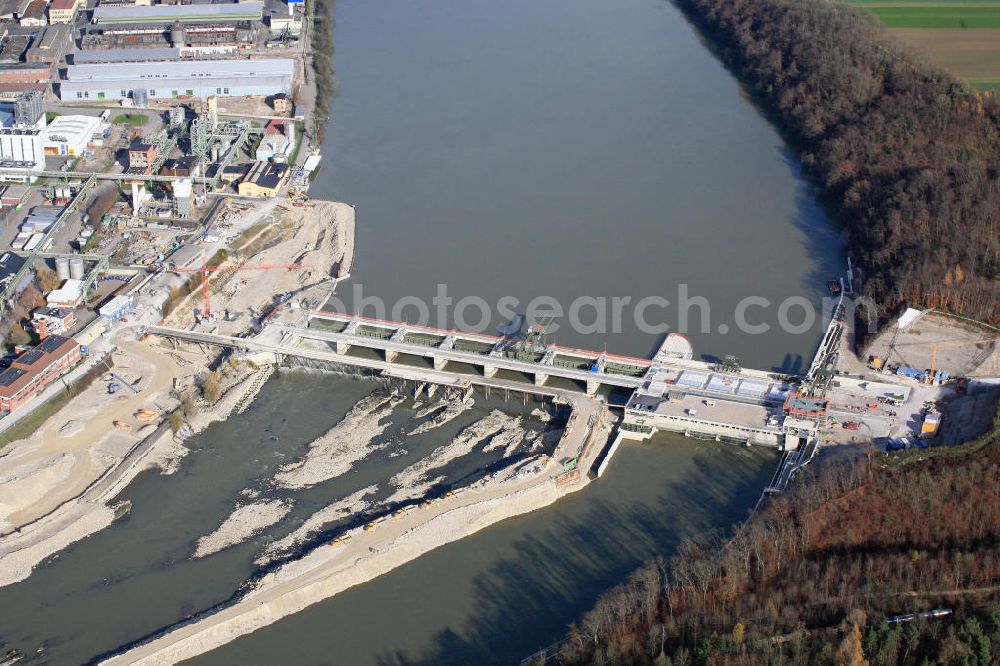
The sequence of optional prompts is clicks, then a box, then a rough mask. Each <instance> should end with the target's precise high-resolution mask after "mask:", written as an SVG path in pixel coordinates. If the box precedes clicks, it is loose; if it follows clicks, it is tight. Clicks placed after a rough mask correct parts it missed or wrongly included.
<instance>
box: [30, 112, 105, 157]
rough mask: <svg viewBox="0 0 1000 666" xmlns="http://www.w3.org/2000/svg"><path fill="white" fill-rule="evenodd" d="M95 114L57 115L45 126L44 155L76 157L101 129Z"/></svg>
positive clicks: (81, 153)
mask: <svg viewBox="0 0 1000 666" xmlns="http://www.w3.org/2000/svg"><path fill="white" fill-rule="evenodd" d="M102 125H103V122H102V121H101V119H100V118H98V117H97V116H57V117H56V118H55V119H54V120H53V121H52V122H51V123H49V125H48V126H47V127H46V128H45V132H44V134H43V137H44V138H43V143H42V145H43V147H44V149H45V154H46V155H63V156H69V157H78V156H80V155H83V152H84V151H85V150H86V149H87V147H88V146H89V145H90V144H91V142H93V140H94V135H96V134H99V133H100V132H101V130H102Z"/></svg>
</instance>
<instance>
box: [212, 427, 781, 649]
mask: <svg viewBox="0 0 1000 666" xmlns="http://www.w3.org/2000/svg"><path fill="white" fill-rule="evenodd" d="M654 441H655V440H654ZM663 442H666V445H664V443H663ZM618 456H619V458H617V459H616V460H615V465H612V467H611V469H610V470H609V472H608V474H606V475H605V477H603V478H602V479H601V480H600V481H598V482H596V483H594V484H591V485H590V486H588V488H586V489H584V490H583V491H581V492H580V493H578V494H576V495H571V496H569V497H566V498H563V499H562V500H560V501H559V502H557V503H556V504H555V505H553V506H551V507H547V508H545V509H542V510H539V511H536V512H533V513H531V514H528V515H525V516H521V517H517V518H513V519H511V520H507V521H504V522H502V523H499V524H497V525H495V526H493V527H491V528H488V529H487V530H484V531H482V532H480V533H477V534H476V535H474V536H470V537H467V538H465V539H462V540H461V541H459V542H456V543H453V544H449V545H447V546H444V547H442V548H439V549H437V550H435V551H432V552H430V553H428V554H426V555H424V556H422V557H420V558H418V559H417V560H415V561H414V562H411V563H409V564H407V565H405V566H403V567H400V568H398V569H396V570H394V571H392V572H389V573H388V574H386V575H384V576H382V577H380V578H378V579H376V580H374V581H371V582H369V583H366V584H364V585H361V586H358V587H356V588H352V589H349V590H347V591H345V592H344V593H342V594H340V595H338V596H336V597H334V598H332V599H329V600H326V601H323V602H320V603H318V604H316V605H314V606H311V607H309V608H307V609H305V610H304V611H302V612H301V613H298V614H296V615H295V616H292V617H289V618H286V619H284V620H281V621H280V622H278V623H276V624H275V625H272V627H269V628H266V629H263V630H261V631H259V632H256V633H254V634H252V635H250V636H247V637H244V638H242V639H239V640H237V641H235V642H234V643H231V644H230V645H228V646H224V647H223V648H221V649H220V650H217V651H215V652H212V653H210V654H208V655H205V656H204V657H203V658H201V659H199V660H197V661H199V662H200V663H206V664H207V663H220V662H225V663H233V662H234V661H240V662H244V663H267V662H268V661H269V660H270V659H272V658H279V657H282V656H283V657H284V658H286V659H293V660H296V661H301V662H306V663H316V658H317V655H320V654H326V655H336V658H335V659H334V661H336V662H338V663H352V664H360V663H372V664H378V665H380V666H390V665H399V666H402V665H414V666H416V665H422V664H441V663H447V664H452V663H477V664H483V663H511V662H516V661H517V660H518V659H520V658H521V657H523V656H525V655H527V654H530V653H531V652H533V651H534V650H536V649H538V648H539V647H541V646H544V645H547V644H550V643H552V642H554V641H556V640H559V639H560V638H561V637H562V635H563V634H564V633H565V630H566V627H567V626H568V624H569V623H571V622H573V621H574V620H577V619H578V618H579V617H580V616H581V615H582V614H583V613H585V612H586V611H587V610H588V609H589V608H590V607H591V606H592V605H593V603H594V602H595V600H596V599H597V597H598V596H599V594H600V593H601V592H602V591H604V590H605V589H607V588H608V587H611V586H613V585H615V584H617V583H619V582H621V581H622V580H623V579H624V578H625V576H627V574H628V573H629V572H630V571H632V570H633V569H635V568H636V567H637V566H639V565H640V564H641V563H642V562H643V561H645V560H648V559H650V558H653V557H656V556H667V557H669V555H670V554H671V553H672V552H673V551H674V549H675V548H676V546H677V544H678V543H679V541H680V540H681V539H682V538H684V537H685V536H688V535H692V534H695V533H704V532H706V531H711V530H713V529H720V528H728V527H729V526H730V525H732V524H733V523H735V522H737V521H739V520H740V519H742V518H743V517H745V515H746V511H747V510H748V508H749V507H750V506H752V504H753V502H754V500H755V499H756V496H757V494H758V493H759V489H760V488H761V487H762V486H763V485H764V484H765V483H766V480H767V478H768V476H769V474H770V473H771V471H772V467H773V460H774V457H773V453H771V452H765V451H759V450H753V451H747V450H745V449H736V448H732V447H726V446H724V445H719V444H716V443H711V444H708V443H698V444H696V443H692V442H691V441H690V440H684V439H682V438H678V437H670V438H667V439H665V440H661V441H660V443H656V444H653V445H652V446H642V445H627V446H626V447H624V448H623V449H622V451H620V452H619V454H618ZM319 627H322V628H323V630H322V631H319V630H318V628H319Z"/></svg>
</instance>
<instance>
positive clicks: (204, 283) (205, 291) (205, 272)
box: [171, 264, 312, 317]
mask: <svg viewBox="0 0 1000 666" xmlns="http://www.w3.org/2000/svg"><path fill="white" fill-rule="evenodd" d="M282 268H283V269H286V270H289V271H293V270H295V269H297V268H312V266H309V265H307V264H261V265H255V266H247V265H245V264H244V265H238V266H207V265H203V266H201V267H200V268H173V269H171V270H172V271H173V272H174V273H199V274H200V275H201V295H202V298H203V300H204V305H203V307H202V310H201V316H202V317H209V316H211V314H212V307H211V298H210V297H211V291H210V290H209V286H208V279H209V278H210V277H211V276H212V274H213V273H222V272H225V271H231V272H234V273H235V272H236V271H272V270H278V269H282Z"/></svg>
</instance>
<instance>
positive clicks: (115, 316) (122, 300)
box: [97, 295, 135, 321]
mask: <svg viewBox="0 0 1000 666" xmlns="http://www.w3.org/2000/svg"><path fill="white" fill-rule="evenodd" d="M134 301H135V299H134V297H132V296H131V295H129V296H124V295H119V296H115V297H114V298H112V299H111V300H110V301H108V302H107V303H105V304H104V305H102V306H101V307H100V309H99V310H98V311H97V314H99V315H101V316H102V317H104V318H105V319H107V320H109V321H117V320H119V319H121V318H122V317H123V316H125V314H126V313H127V312H128V311H129V310H131V309H132V306H133V304H134Z"/></svg>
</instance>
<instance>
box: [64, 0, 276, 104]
mask: <svg viewBox="0 0 1000 666" xmlns="http://www.w3.org/2000/svg"><path fill="white" fill-rule="evenodd" d="M185 6H190V5H185ZM195 6H200V5H195ZM294 73H295V61H293V60H291V59H290V58H260V59H257V60H180V61H176V62H169V61H167V62H164V61H150V62H105V63H86V64H81V65H70V66H68V67H67V68H66V78H67V80H68V81H71V82H80V81H136V82H140V81H145V82H148V84H149V85H150V86H156V84H157V83H160V82H163V80H164V79H183V78H188V77H192V76H197V77H201V78H204V79H210V80H215V79H224V78H228V77H231V76H242V77H248V78H264V77H267V76H273V75H281V76H292V75H293V74H294ZM56 120H58V118H57V119H56Z"/></svg>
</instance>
